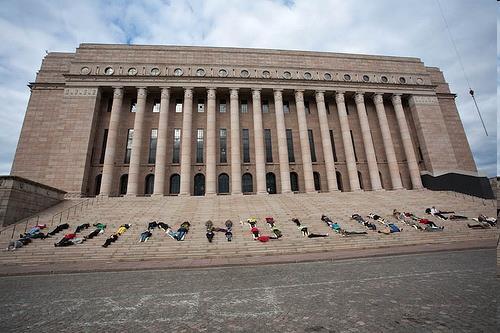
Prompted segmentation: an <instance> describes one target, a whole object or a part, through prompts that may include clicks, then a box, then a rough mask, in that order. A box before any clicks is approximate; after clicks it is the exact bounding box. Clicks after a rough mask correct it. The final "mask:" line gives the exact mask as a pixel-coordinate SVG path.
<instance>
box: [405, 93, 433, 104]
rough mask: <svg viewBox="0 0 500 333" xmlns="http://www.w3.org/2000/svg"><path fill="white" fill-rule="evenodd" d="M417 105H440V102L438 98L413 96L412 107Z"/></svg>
mask: <svg viewBox="0 0 500 333" xmlns="http://www.w3.org/2000/svg"><path fill="white" fill-rule="evenodd" d="M415 104H425V105H438V104H439V101H438V99H437V97H436V96H423V95H412V96H411V97H410V105H415Z"/></svg>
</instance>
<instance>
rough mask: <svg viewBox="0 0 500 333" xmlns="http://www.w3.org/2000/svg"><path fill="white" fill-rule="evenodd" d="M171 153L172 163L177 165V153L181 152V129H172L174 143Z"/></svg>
mask: <svg viewBox="0 0 500 333" xmlns="http://www.w3.org/2000/svg"><path fill="white" fill-rule="evenodd" d="M173 144H174V145H173V151H172V163H179V155H180V154H179V153H180V150H181V129H180V128H174V142H173Z"/></svg>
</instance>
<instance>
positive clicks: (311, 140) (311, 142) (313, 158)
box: [307, 129, 317, 162]
mask: <svg viewBox="0 0 500 333" xmlns="http://www.w3.org/2000/svg"><path fill="white" fill-rule="evenodd" d="M307 134H308V135H309V149H310V150H311V162H317V160H316V148H315V146H314V136H313V131H312V129H310V130H307Z"/></svg>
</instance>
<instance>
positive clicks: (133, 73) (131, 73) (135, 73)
mask: <svg viewBox="0 0 500 333" xmlns="http://www.w3.org/2000/svg"><path fill="white" fill-rule="evenodd" d="M127 73H128V75H137V68H135V67H131V68H129V69H128V71H127Z"/></svg>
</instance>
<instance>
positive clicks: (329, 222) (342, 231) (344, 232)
mask: <svg viewBox="0 0 500 333" xmlns="http://www.w3.org/2000/svg"><path fill="white" fill-rule="evenodd" d="M321 221H323V222H325V223H326V225H327V226H329V227H330V228H332V229H333V230H334V231H335V232H336V233H338V234H340V235H342V236H351V235H366V234H367V233H366V231H347V230H345V229H342V228H341V227H340V225H339V224H338V223H337V222H333V221H332V219H331V218H329V217H328V216H326V215H321Z"/></svg>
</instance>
